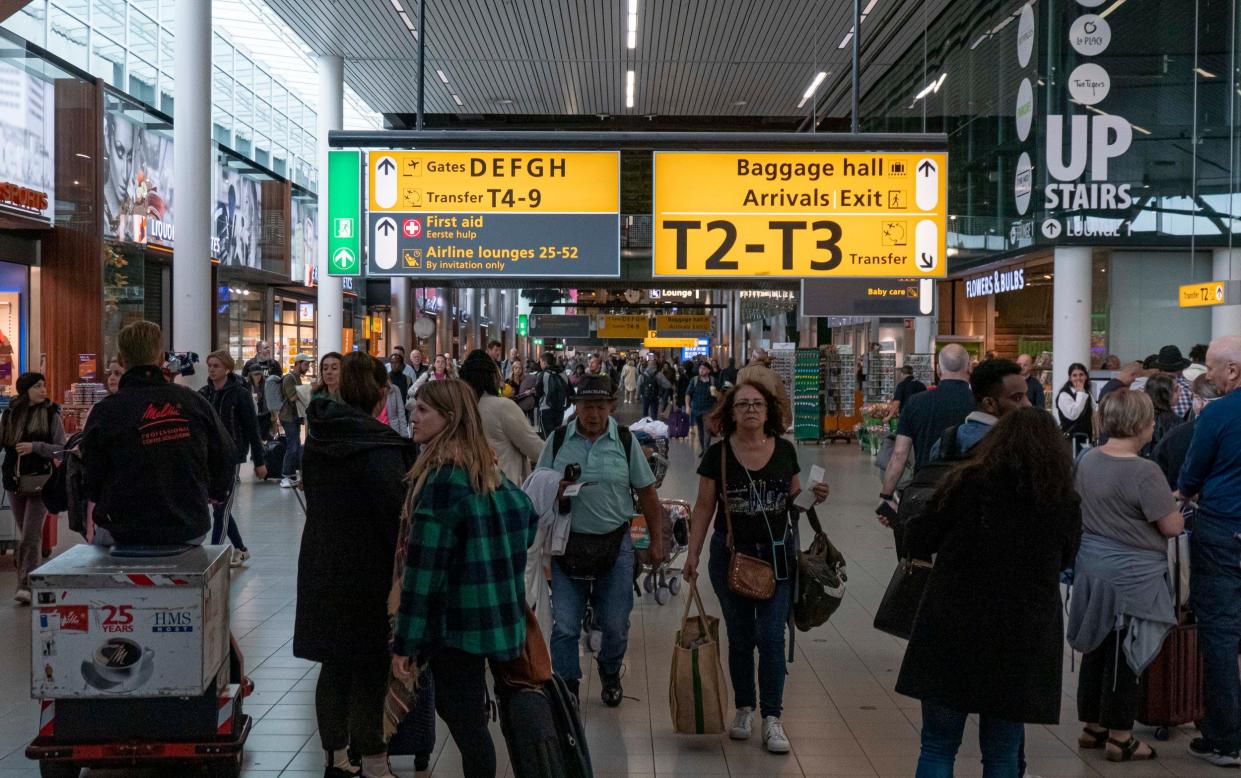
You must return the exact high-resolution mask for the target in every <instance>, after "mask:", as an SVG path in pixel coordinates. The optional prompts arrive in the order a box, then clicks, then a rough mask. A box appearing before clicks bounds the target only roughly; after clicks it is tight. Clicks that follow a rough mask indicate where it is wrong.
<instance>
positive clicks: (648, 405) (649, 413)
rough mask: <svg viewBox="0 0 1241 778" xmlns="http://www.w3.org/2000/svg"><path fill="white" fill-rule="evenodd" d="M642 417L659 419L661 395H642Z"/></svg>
mask: <svg viewBox="0 0 1241 778" xmlns="http://www.w3.org/2000/svg"><path fill="white" fill-rule="evenodd" d="M642 415H643V416H646V417H648V418H651V419H658V418H659V395H654V396H651V395H649V394H644V395H642Z"/></svg>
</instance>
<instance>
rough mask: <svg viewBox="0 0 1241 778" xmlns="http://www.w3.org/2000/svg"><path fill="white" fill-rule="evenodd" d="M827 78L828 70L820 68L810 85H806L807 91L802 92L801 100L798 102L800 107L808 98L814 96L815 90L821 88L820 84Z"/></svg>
mask: <svg viewBox="0 0 1241 778" xmlns="http://www.w3.org/2000/svg"><path fill="white" fill-rule="evenodd" d="M825 78H827V71H824V70H820V71H819V72H818V73H816V74H815V76H814V80H813V81H811V82H810V86H808V87H806V91H805V92H803V93H802V96H801V102H800V103H798V104H797V107H798V108H801V107H802V106H803V105H805V104H806V101H807V100H809V99H810V98H812V97H814V93H815V90H817V89H818V88H819V85H820V84H822V83H823V79H825Z"/></svg>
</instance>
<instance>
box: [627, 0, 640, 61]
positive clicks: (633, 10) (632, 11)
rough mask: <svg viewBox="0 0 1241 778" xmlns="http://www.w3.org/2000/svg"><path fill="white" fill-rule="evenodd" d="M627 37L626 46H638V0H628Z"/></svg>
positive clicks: (633, 47) (634, 47)
mask: <svg viewBox="0 0 1241 778" xmlns="http://www.w3.org/2000/svg"><path fill="white" fill-rule="evenodd" d="M628 22H629V24H628V30H629V37H628V39H627V40H626V41H625V45H626V47H627V48H630V49H636V48H638V0H629V19H628Z"/></svg>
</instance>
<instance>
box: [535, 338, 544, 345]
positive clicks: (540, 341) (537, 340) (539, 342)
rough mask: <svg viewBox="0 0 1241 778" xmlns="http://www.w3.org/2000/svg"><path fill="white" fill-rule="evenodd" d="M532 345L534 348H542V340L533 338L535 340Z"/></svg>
mask: <svg viewBox="0 0 1241 778" xmlns="http://www.w3.org/2000/svg"><path fill="white" fill-rule="evenodd" d="M534 345H536V346H542V345H543V339H542V338H535V339H534Z"/></svg>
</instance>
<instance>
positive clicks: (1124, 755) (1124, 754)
mask: <svg viewBox="0 0 1241 778" xmlns="http://www.w3.org/2000/svg"><path fill="white" fill-rule="evenodd" d="M1107 742H1108V743H1110V744H1112V745H1114V746H1116V747H1117V748H1119V749H1120V753H1119V754H1113V753H1111V752H1110V751H1109V752H1108V754H1107V761H1109V762H1145V761H1148V760H1150V759H1155V758H1157V757H1158V756H1159V755H1158V754H1157V753H1156V752H1155V749H1153V748H1151V747H1150V746H1147V748H1148V749H1149V753H1146V754H1139V753H1138V749H1139V748H1141V747H1142V741H1140V740H1138V739H1137V738H1135V737H1130V738H1129V739H1128V740H1126V741H1125V742H1123V743H1122V742H1121V741H1119V740H1116V739H1115V738H1108V739H1107Z"/></svg>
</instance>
